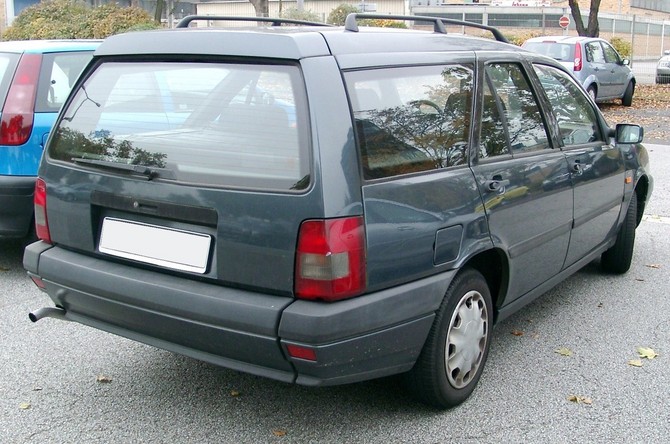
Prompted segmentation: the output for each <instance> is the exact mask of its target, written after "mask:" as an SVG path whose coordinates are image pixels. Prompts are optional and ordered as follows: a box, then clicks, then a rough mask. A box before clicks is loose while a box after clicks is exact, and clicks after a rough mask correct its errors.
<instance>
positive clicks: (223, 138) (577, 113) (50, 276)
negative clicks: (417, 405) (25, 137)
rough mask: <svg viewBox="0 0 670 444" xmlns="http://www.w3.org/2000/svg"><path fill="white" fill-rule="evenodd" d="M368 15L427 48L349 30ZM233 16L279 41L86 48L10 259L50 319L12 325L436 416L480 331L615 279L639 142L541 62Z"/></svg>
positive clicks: (623, 256)
mask: <svg viewBox="0 0 670 444" xmlns="http://www.w3.org/2000/svg"><path fill="white" fill-rule="evenodd" d="M379 17H383V18H392V19H401V20H407V21H411V20H414V21H416V22H417V23H418V24H420V25H422V27H424V28H425V25H426V24H428V25H429V26H432V27H433V30H432V31H431V30H430V29H428V30H426V29H424V30H398V29H375V28H364V27H361V28H359V27H358V24H357V19H360V18H379ZM198 19H199V18H198V17H190V18H187V19H185V21H184V22H182V24H181V25H180V28H188V27H189V23H197V20H198ZM200 19H205V20H220V21H222V22H223V23H226V20H227V19H226V18H222V17H218V18H213V17H205V18H202V17H201V18H200ZM228 19H230V18H228ZM253 20H258V21H261V22H267V24H272V25H286V24H287V23H288V25H293V26H260V27H259V26H256V24H255V23H254V24H253V25H252V26H249V27H242V28H240V27H236V28H228V29H225V28H218V29H216V28H204V29H203V28H200V29H192V28H189V29H175V30H165V31H157V32H151V33H144V32H138V33H131V34H125V35H119V36H114V37H111V38H109V39H107V40H106V41H105V42H104V43H103V44H102V45H101V46H100V47H99V48H98V50H97V51H96V52H95V54H94V57H93V60H92V61H91V63H90V64H89V65H88V66H87V68H86V69H85V70H84V72H83V74H82V76H81V77H80V79H79V81H78V82H77V84H76V85H75V87H74V89H73V92H72V93H71V95H70V97H69V98H68V100H67V102H66V104H65V106H64V108H63V110H62V111H61V114H60V116H59V118H58V121H57V124H56V127H55V129H54V131H53V132H52V134H51V136H50V139H49V141H48V144H47V145H48V146H47V149H46V152H45V156H44V158H43V160H42V163H41V166H40V169H39V179H38V181H37V185H36V191H35V219H36V231H37V234H38V235H39V237H40V239H41V240H39V241H38V242H36V243H33V244H31V245H29V246H28V247H27V248H26V251H25V256H24V265H25V268H26V269H27V270H28V273H29V275H30V277H31V278H32V279H33V281H34V282H35V283H36V284H37V286H38V287H39V288H40V289H42V290H43V291H45V292H46V293H47V294H48V295H49V297H50V298H51V299H52V300H53V303H54V304H55V307H46V308H41V309H38V310H36V311H34V312H32V313H31V314H30V318H31V320H33V321H37V320H39V319H40V318H43V317H45V316H50V317H55V318H60V319H65V320H71V321H76V322H79V323H82V324H86V325H89V326H92V327H94V328H98V329H101V330H105V331H107V332H111V333H115V334H118V335H121V336H125V337H128V338H131V339H134V340H137V341H141V342H144V343H147V344H151V345H154V346H156V347H161V348H164V349H167V350H171V351H173V352H177V353H181V354H184V355H187V356H191V357H194V358H197V359H201V360H204V361H208V362H211V363H214V364H217V365H221V366H223V367H227V368H230V369H235V370H240V371H244V372H249V373H252V374H255V375H261V376H265V377H269V378H274V379H276V380H279V381H284V382H289V383H297V384H302V385H308V386H322V385H333V384H344V383H351V382H356V381H362V380H367V379H372V378H378V377H382V376H386V375H392V374H399V373H404V374H405V379H406V380H407V383H408V385H409V387H410V388H411V390H412V392H413V393H415V394H416V395H417V396H418V398H419V399H421V400H423V401H424V402H426V403H428V404H431V405H434V406H437V407H441V408H444V407H449V406H454V405H457V404H459V403H460V402H462V401H464V400H465V399H466V398H467V397H468V396H469V395H470V393H471V392H472V390H473V389H474V388H475V386H476V384H477V381H478V380H479V378H480V376H481V374H482V370H483V368H484V363H485V361H486V357H487V354H488V350H489V346H490V342H491V331H492V327H493V325H494V324H495V323H497V322H499V321H500V320H502V319H504V318H505V317H507V316H509V315H510V314H511V313H513V312H515V311H516V310H518V309H519V308H521V307H522V306H524V305H526V304H528V303H529V302H531V301H532V300H534V299H535V298H536V297H538V296H540V295H541V294H542V293H544V292H545V291H547V290H548V289H549V288H551V287H553V286H554V285H556V284H557V283H559V282H560V281H562V280H563V279H565V278H566V277H568V276H570V275H571V274H572V273H574V272H576V271H577V270H579V269H580V268H582V267H583V266H584V265H586V264H588V263H589V262H591V261H593V260H600V263H601V264H602V267H603V269H604V270H606V271H608V272H614V273H623V272H625V271H627V270H628V268H629V266H630V263H631V259H632V256H633V244H634V239H635V229H636V226H637V225H638V223H639V222H640V220H641V217H642V213H643V210H644V208H645V204H646V203H647V201H648V199H649V196H650V194H651V191H652V183H653V182H652V177H651V176H650V174H649V170H648V157H647V152H646V150H645V148H644V147H643V146H642V145H641V144H640V142H641V140H642V129H641V128H640V127H639V126H636V125H618V126H617V127H616V128H610V127H608V125H607V124H606V122H605V120H604V119H603V117H602V115H601V114H600V112H599V110H598V108H597V107H596V106H595V104H594V102H593V101H592V100H591V99H590V98H589V97H588V95H587V94H586V93H585V92H584V91H583V89H582V88H581V87H580V86H579V85H578V84H577V83H576V82H575V80H574V79H573V78H572V76H571V75H570V73H569V72H567V71H566V70H565V69H564V68H563V67H562V66H561V65H560V64H559V63H558V62H556V61H554V60H553V59H551V58H549V57H544V56H541V55H537V54H533V53H530V52H528V51H524V50H522V49H519V48H516V47H514V46H512V45H509V44H507V43H505V42H504V37H503V36H502V35H501V34H500V33H499V32H498V31H497V30H496V29H494V28H489V27H487V26H482V25H477V24H472V23H466V22H456V24H457V26H458V28H460V27H461V26H474V27H477V28H484V29H486V30H488V31H491V32H492V33H493V35H494V37H495V38H496V40H497V41H496V40H491V39H486V38H475V37H467V36H462V35H457V34H447V33H446V28H445V23H448V24H449V25H451V24H453V23H452V22H453V21H449V20H445V19H440V18H430V17H421V18H420V19H419V18H417V17H404V16H386V15H384V16H377V15H369V14H368V15H365V14H364V15H361V14H353V15H350V16H349V17H348V18H347V22H346V25H345V26H344V27H326V26H316V24H306V25H305V24H304V23H301V24H299V23H296V22H294V21H290V20H281V19H256V18H254V19H253Z"/></svg>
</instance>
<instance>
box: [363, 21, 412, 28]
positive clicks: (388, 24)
mask: <svg viewBox="0 0 670 444" xmlns="http://www.w3.org/2000/svg"><path fill="white" fill-rule="evenodd" d="M358 24H359V25H361V26H374V27H377V28H403V29H405V28H407V25H406V24H405V22H401V21H398V20H388V19H365V20H360V21H359V22H358Z"/></svg>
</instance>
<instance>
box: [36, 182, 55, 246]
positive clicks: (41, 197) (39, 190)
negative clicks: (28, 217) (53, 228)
mask: <svg viewBox="0 0 670 444" xmlns="http://www.w3.org/2000/svg"><path fill="white" fill-rule="evenodd" d="M33 202H34V203H35V232H36V233H37V237H38V238H40V239H42V240H43V241H45V242H49V243H51V233H50V232H49V222H48V221H47V184H46V183H45V182H44V180H42V179H41V178H38V179H37V181H35V197H34V200H33Z"/></svg>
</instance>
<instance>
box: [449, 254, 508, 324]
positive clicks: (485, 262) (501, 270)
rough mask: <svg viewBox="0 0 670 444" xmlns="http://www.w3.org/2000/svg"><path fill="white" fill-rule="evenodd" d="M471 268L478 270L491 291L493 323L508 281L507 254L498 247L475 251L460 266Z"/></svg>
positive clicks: (503, 298) (505, 292)
mask: <svg viewBox="0 0 670 444" xmlns="http://www.w3.org/2000/svg"><path fill="white" fill-rule="evenodd" d="M468 267H469V268H473V269H475V270H477V271H478V272H480V273H481V274H482V276H484V279H486V283H487V285H488V286H489V290H490V291H491V299H492V302H493V307H494V310H493V311H494V313H493V315H494V318H493V321H494V323H495V321H496V318H497V307H499V306H500V304H501V303H502V302H503V301H504V300H505V296H506V294H507V286H508V282H509V260H508V258H507V255H506V254H505V253H504V252H503V251H502V250H500V249H499V248H492V249H489V250H485V251H482V252H480V253H477V254H476V255H475V256H473V257H471V258H470V259H468V261H467V262H466V263H464V264H463V265H462V267H461V268H468Z"/></svg>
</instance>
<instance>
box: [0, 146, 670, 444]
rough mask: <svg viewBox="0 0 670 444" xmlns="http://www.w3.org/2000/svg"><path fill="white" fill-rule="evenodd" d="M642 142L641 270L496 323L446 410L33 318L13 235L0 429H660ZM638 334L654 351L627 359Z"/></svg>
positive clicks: (657, 211) (4, 282) (161, 432)
mask: <svg viewBox="0 0 670 444" xmlns="http://www.w3.org/2000/svg"><path fill="white" fill-rule="evenodd" d="M649 150H650V158H651V161H652V162H653V171H654V174H655V177H656V189H655V194H654V196H653V199H652V201H651V202H650V205H649V207H648V211H647V214H648V215H647V217H646V218H645V220H644V221H643V222H642V224H641V225H640V227H639V229H638V232H637V242H636V249H635V257H634V263H633V267H632V269H631V270H630V271H629V272H628V273H627V274H625V275H623V276H612V275H603V274H601V273H600V271H599V269H598V265H597V263H594V264H591V265H589V266H588V267H586V268H585V269H584V270H582V271H581V272H579V273H577V274H576V275H574V276H573V277H572V278H570V279H569V280H567V281H566V282H564V283H563V284H561V285H559V286H558V287H556V288H555V289H553V290H552V291H550V292H549V293H547V294H546V295H544V296H543V297H542V298H540V299H538V300H537V301H536V302H535V303H533V304H531V305H530V306H528V307H526V308H525V309H524V310H522V311H521V312H519V313H518V314H516V315H514V316H512V317H511V318H509V319H508V320H506V321H505V322H504V323H502V324H501V325H499V326H497V328H496V329H495V330H494V337H493V343H492V347H491V353H490V356H489V361H488V364H487V367H486V369H485V371H484V375H483V378H482V380H481V382H480V386H479V387H478V388H477V390H475V393H474V394H473V396H472V397H471V399H469V400H468V401H467V402H466V403H465V404H463V405H462V406H460V407H458V408H456V409H453V410H450V411H445V412H440V411H435V410H432V409H429V408H426V407H424V406H422V405H420V404H417V403H416V402H414V401H413V400H412V398H411V397H410V396H408V394H407V393H406V392H404V391H403V390H402V389H400V388H399V386H398V384H397V380H395V379H393V378H388V379H383V380H379V381H372V382H367V383H360V384H354V385H348V386H343V387H331V388H323V389H310V388H305V387H296V386H291V385H286V384H281V383H277V382H274V381H270V380H266V379H262V378H257V377H253V376H249V375H244V374H240V373H236V372H233V371H229V370H225V369H221V368H217V367H214V366H211V365H208V364H204V363H202V362H198V361H194V360H192V359H188V358H184V357H181V356H177V355H174V354H172V353H168V352H164V351H161V350H157V349H155V348H152V347H148V346H145V345H142V344H138V343H135V342H131V341H129V340H126V339H123V338H119V337H116V336H113V335H110V334H106V333H103V332H99V331H96V330H93V329H90V328H87V327H84V326H81V325H77V324H73V323H67V322H62V321H57V320H53V319H45V320H42V321H40V322H38V323H37V324H32V323H30V322H29V321H28V318H27V313H28V312H29V311H30V310H33V309H35V308H38V307H42V306H45V305H48V300H47V299H48V298H47V297H46V296H45V295H43V294H42V293H40V292H39V291H38V290H37V289H36V288H35V287H34V285H33V284H32V283H31V282H30V281H29V279H28V278H27V277H26V276H25V273H24V272H23V270H22V268H21V246H20V244H18V243H11V242H9V243H8V242H0V295H2V297H0V443H3V444H4V443H11V444H14V443H36V444H44V443H59V444H60V443H77V444H79V443H131V442H132V443H171V444H172V443H193V442H198V443H265V442H268V443H316V442H325V443H338V444H340V443H354V442H356V443H358V442H366V443H395V442H402V443H450V442H454V443H561V444H562V443H565V442H580V443H582V442H583V443H608V444H609V443H629V442H643V443H661V442H667V440H668V436H670V390H669V389H668V387H670V315H669V314H668V313H670V298H668V290H667V288H668V286H667V282H668V281H670V146H654V145H650V146H649ZM638 347H651V348H652V349H654V350H655V351H656V352H657V353H658V354H659V356H658V357H657V358H655V359H654V360H644V362H643V366H642V367H634V366H631V365H629V364H628V361H629V360H631V359H635V358H637V352H636V349H637V348H638ZM560 348H568V349H570V350H571V351H572V356H562V355H560V354H559V353H556V350H558V349H560ZM100 376H104V377H106V378H107V379H103V381H108V382H103V381H99V380H98V377H100ZM572 395H575V396H579V397H583V398H580V399H584V400H587V398H588V400H590V401H591V403H590V404H588V403H584V402H582V403H580V404H577V403H574V402H571V401H570V400H569V399H568V398H569V397H570V396H572Z"/></svg>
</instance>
